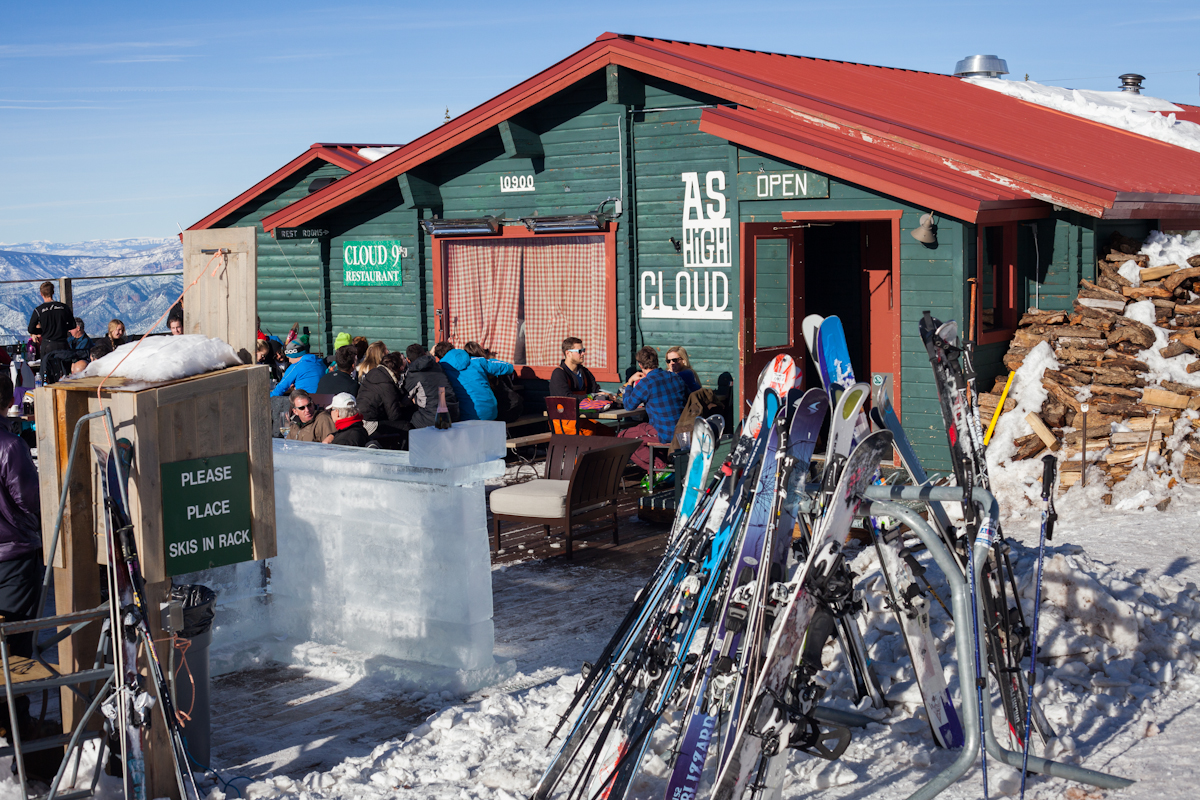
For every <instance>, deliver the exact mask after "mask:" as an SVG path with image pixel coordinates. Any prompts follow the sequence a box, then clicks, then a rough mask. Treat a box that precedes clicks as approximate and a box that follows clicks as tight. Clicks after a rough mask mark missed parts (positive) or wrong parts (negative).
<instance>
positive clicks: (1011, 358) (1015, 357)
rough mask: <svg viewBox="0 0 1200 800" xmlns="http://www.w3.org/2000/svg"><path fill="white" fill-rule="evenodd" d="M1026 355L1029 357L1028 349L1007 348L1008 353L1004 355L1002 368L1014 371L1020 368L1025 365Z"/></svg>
mask: <svg viewBox="0 0 1200 800" xmlns="http://www.w3.org/2000/svg"><path fill="white" fill-rule="evenodd" d="M1027 355H1029V350H1028V348H1025V347H1012V348H1009V351H1008V352H1007V353H1005V354H1004V358H1003V359H1002V361H1003V362H1004V366H1006V367H1008V368H1009V369H1010V370H1013V371H1016V370H1018V369H1020V368H1021V365H1022V364H1024V363H1025V356H1027Z"/></svg>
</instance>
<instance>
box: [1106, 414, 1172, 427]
mask: <svg viewBox="0 0 1200 800" xmlns="http://www.w3.org/2000/svg"><path fill="white" fill-rule="evenodd" d="M1177 416H1178V413H1175V412H1172V413H1169V414H1162V413H1160V414H1159V415H1158V417H1157V418H1155V417H1143V418H1142V419H1131V420H1127V421H1126V422H1125V427H1127V428H1129V429H1130V430H1134V431H1148V430H1150V427H1151V426H1153V427H1154V430H1156V431H1160V430H1161V431H1167V430H1174V428H1175V417H1177ZM1088 421H1089V422H1090V421H1091V418H1090V417H1089V418H1088Z"/></svg>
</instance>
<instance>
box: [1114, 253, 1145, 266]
mask: <svg viewBox="0 0 1200 800" xmlns="http://www.w3.org/2000/svg"><path fill="white" fill-rule="evenodd" d="M1104 258H1105V260H1107V261H1111V262H1113V263H1114V264H1122V263H1124V262H1126V261H1136V262H1137V264H1138V266H1139V267H1142V268H1143V269H1145V268H1146V267H1148V266H1149V265H1150V256H1147V255H1143V254H1142V253H1109V254H1108V255H1106V256H1105V257H1104Z"/></svg>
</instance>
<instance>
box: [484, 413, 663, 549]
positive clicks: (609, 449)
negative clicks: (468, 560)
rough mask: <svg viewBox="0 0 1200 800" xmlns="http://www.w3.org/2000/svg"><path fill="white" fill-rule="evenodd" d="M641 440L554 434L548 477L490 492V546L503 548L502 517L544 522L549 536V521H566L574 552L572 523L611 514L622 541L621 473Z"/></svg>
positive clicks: (568, 544)
mask: <svg viewBox="0 0 1200 800" xmlns="http://www.w3.org/2000/svg"><path fill="white" fill-rule="evenodd" d="M640 444H641V442H639V441H638V440H637V439H615V438H608V437H597V436H569V435H565V434H553V435H552V436H551V437H550V447H549V449H548V451H547V453H546V472H545V475H544V477H542V478H537V479H535V480H531V481H526V482H525V483H518V484H514V485H512V486H505V487H503V488H500V489H496V490H495V491H494V492H492V494H491V498H490V503H491V508H492V550H493V551H496V550H499V549H500V523H501V522H502V521H504V520H510V521H520V522H536V523H541V525H542V527H543V528H544V529H545V532H546V535H547V536H548V535H549V534H550V526H551V525H563V526H564V527H565V528H566V536H567V558H571V555H572V551H571V544H572V538H571V534H572V528H573V527H574V526H575V525H578V524H579V523H581V522H588V521H591V520H594V519H601V518H604V517H612V526H613V544H619V543H620V541H619V539H618V530H617V501H618V499H619V497H620V495H621V474H622V473H623V472H624V470H625V465H626V464H627V463H629V457H630V456H631V455H633V452H634V451H635V450H637V448H638V445H640Z"/></svg>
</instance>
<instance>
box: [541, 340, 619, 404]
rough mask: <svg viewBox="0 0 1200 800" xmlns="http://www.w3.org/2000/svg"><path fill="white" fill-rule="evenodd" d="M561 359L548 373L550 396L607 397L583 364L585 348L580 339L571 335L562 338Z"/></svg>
mask: <svg viewBox="0 0 1200 800" xmlns="http://www.w3.org/2000/svg"><path fill="white" fill-rule="evenodd" d="M562 352H563V360H562V363H560V364H559V365H558V368H557V369H555V370H554V372H553V373H551V375H550V396H551V397H570V396H571V395H597V396H599V397H601V398H608V397H609V395H608V394H606V393H604V392H601V391H600V388H599V387H598V386H597V385H596V379H595V378H594V377H592V373H591V372H589V371H588V368H587V367H585V366H584V365H583V354H584V353H586V352H587V348H586V347H584V346H583V340H582V339H576V338H575V337H573V336H571V337H568V338H566V339H563V343H562Z"/></svg>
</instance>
